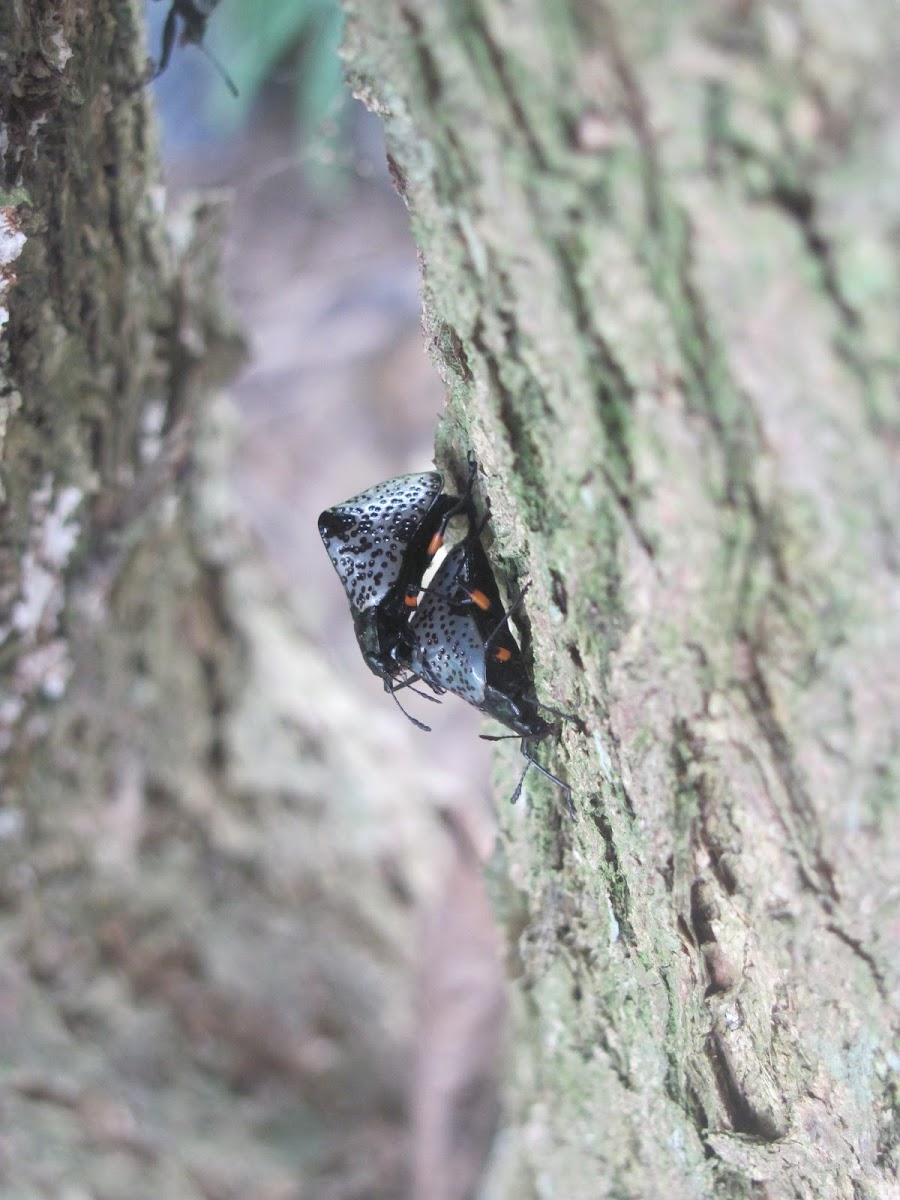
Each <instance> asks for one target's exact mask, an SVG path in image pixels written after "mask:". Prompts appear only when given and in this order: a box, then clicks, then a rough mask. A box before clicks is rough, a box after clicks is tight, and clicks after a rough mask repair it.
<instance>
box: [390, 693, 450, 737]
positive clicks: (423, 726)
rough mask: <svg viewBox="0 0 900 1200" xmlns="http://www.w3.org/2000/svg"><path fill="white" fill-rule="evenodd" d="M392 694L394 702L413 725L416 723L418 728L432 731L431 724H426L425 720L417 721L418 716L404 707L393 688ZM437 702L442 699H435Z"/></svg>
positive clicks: (427, 731)
mask: <svg viewBox="0 0 900 1200" xmlns="http://www.w3.org/2000/svg"><path fill="white" fill-rule="evenodd" d="M391 695H392V696H393V697H394V703H395V704H396V705H397V707H398V708H399V709H400V711H401V712H402V713H403V715H404V717H406V718H407V719H408V720H409V721H412V723H413V725H415V727H416V729H421V730H422V732H423V733H431V726H430V725H426V724H425V722H424V721H417V720H416V718H415V717H414V716H413V715H412V713H408V712H407V711H406V709H405V708H404V707H403V705H402V704H401V703H400V701H399V700H398V699H397V697H396V695H394V691H393V689H391ZM426 699H428V697H426ZM435 703H436V704H437V703H440V701H435Z"/></svg>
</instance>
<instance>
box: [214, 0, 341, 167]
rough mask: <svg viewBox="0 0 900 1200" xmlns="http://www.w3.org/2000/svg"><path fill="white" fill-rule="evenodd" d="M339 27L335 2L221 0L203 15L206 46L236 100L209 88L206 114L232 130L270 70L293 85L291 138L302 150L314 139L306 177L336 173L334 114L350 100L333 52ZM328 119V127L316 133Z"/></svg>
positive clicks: (337, 140) (337, 121)
mask: <svg viewBox="0 0 900 1200" xmlns="http://www.w3.org/2000/svg"><path fill="white" fill-rule="evenodd" d="M342 26H343V13H342V11H341V8H340V5H339V3H338V0H222V3H221V4H220V5H219V7H218V8H217V9H216V10H215V12H214V14H213V16H212V18H211V19H210V23H209V27H208V31H207V37H206V43H207V45H208V46H209V48H210V50H211V51H212V53H213V54H215V56H216V57H217V58H219V59H220V60H221V61H222V63H223V64H224V65H225V67H226V69H227V71H228V73H229V74H230V75H231V76H232V78H233V79H234V81H235V83H236V84H237V86H238V90H239V93H240V95H239V96H238V98H237V99H235V98H234V97H233V96H231V95H230V94H227V93H225V92H224V91H222V90H219V89H216V90H214V91H213V92H211V93H210V97H211V99H210V107H211V109H212V114H211V115H212V116H213V117H214V118H215V120H216V123H217V125H218V126H219V128H220V129H222V130H223V131H224V132H234V131H235V130H237V129H238V128H239V127H240V126H241V125H242V124H243V123H244V122H245V121H246V119H247V116H248V114H249V112H250V109H251V108H252V106H253V104H254V102H255V101H256V99H257V97H258V95H259V92H260V90H261V88H262V87H263V85H264V84H265V83H266V82H267V80H269V79H271V78H272V77H273V75H274V74H275V73H276V72H277V76H278V78H279V80H281V81H283V82H285V83H287V84H288V85H289V86H292V87H293V88H294V93H295V109H294V111H295V114H296V122H297V136H298V143H299V144H300V146H301V147H302V148H303V149H304V150H306V149H308V148H309V141H310V139H311V138H315V139H316V146H315V148H314V150H313V151H312V153H310V154H309V156H308V165H309V169H310V172H311V174H312V176H313V177H314V179H315V178H316V177H318V176H320V174H322V173H323V172H324V175H325V176H327V175H329V174H331V173H333V172H334V171H335V170H337V171H338V172H339V173H340V172H341V171H342V170H343V169H344V167H345V166H346V163H344V162H343V160H344V159H345V158H346V155H345V154H344V153H343V152H342V150H341V145H340V127H341V124H342V122H341V116H342V113H343V110H344V108H345V105H346V102H347V100H348V98H349V94H348V93H347V91H346V89H345V87H344V83H343V78H342V74H341V62H340V58H339V56H338V47H339V45H340V39H341V29H342ZM328 118H331V120H330V121H328V124H329V126H330V127H329V128H328V129H324V130H323V128H322V125H323V122H326V120H327V119H328ZM318 182H319V183H325V182H326V180H325V179H322V178H319V179H318ZM333 182H335V181H332V183H333Z"/></svg>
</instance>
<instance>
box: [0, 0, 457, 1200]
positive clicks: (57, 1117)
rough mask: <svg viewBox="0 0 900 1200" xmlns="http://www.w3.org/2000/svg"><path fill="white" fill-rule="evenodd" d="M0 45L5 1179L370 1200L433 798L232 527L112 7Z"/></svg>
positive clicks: (211, 368)
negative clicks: (347, 690)
mask: <svg viewBox="0 0 900 1200" xmlns="http://www.w3.org/2000/svg"><path fill="white" fill-rule="evenodd" d="M0 43H2V45H3V49H4V60H3V64H2V67H0V104H2V110H0V122H2V134H3V139H2V145H3V148H4V149H3V155H4V157H3V195H2V198H0V199H2V207H0V219H2V222H3V241H2V243H0V253H2V263H3V275H2V283H3V288H4V294H3V304H4V314H3V315H4V317H6V315H7V310H8V322H7V323H6V325H5V329H3V334H4V337H3V340H2V343H0V351H2V359H0V368H2V372H3V375H2V381H0V416H2V419H0V435H2V437H3V442H2V459H0V468H2V476H0V481H2V487H3V505H4V506H3V510H2V539H0V597H2V599H0V636H2V652H0V653H2V659H0V665H2V672H3V683H2V688H3V691H2V702H0V737H2V809H0V839H2V840H0V1108H2V1128H0V1191H2V1194H3V1195H4V1197H9V1198H10V1200H15V1198H18V1197H23V1198H25V1197H27V1198H29V1200H31V1198H32V1197H35V1196H38V1195H41V1196H44V1195H46V1196H62V1195H64V1194H65V1195H73V1196H74V1195H76V1194H77V1195H79V1196H82V1195H84V1196H103V1197H107V1198H121V1200H140V1198H141V1197H147V1198H152V1200H159V1198H160V1197H166V1198H167V1200H168V1198H171V1200H180V1198H181V1197H185V1198H186V1200H187V1198H188V1197H190V1198H192V1200H198V1198H206V1200H224V1198H226V1197H241V1198H250V1197H255V1198H257V1200H262V1198H266V1200H276V1198H277V1200H288V1198H293V1197H299V1196H315V1197H316V1198H317V1200H319V1198H333V1200H349V1198H351V1197H372V1196H384V1197H386V1198H387V1197H395V1196H397V1195H399V1194H400V1193H401V1191H402V1190H403V1183H402V1179H403V1176H404V1174H405V1171H406V1167H405V1158H406V1153H405V1146H404V1137H405V1126H406V1118H405V1113H404V1106H405V1101H406V1090H407V1081H408V1076H409V1070H410V1060H411V1056H412V1048H411V1029H412V1023H413V1009H414V996H413V988H412V978H413V971H412V959H413V957H414V955H415V952H416V949H417V945H418V942H417V932H418V913H419V908H420V902H421V900H422V898H423V897H427V896H428V895H429V894H431V892H433V890H434V887H435V878H438V879H439V878H440V867H441V864H442V862H443V861H444V859H445V857H446V854H445V847H446V839H443V840H442V839H441V838H440V837H439V836H438V834H437V832H436V826H435V822H434V821H433V818H432V817H431V816H430V815H429V813H428V809H427V805H424V804H421V803H420V804H419V805H417V806H416V807H413V806H412V805H410V804H409V803H408V797H410V796H415V797H417V798H419V799H420V800H421V799H422V792H423V790H424V792H425V797H424V798H425V799H426V800H427V799H428V798H429V797H430V798H432V799H434V798H435V797H436V795H438V794H439V792H438V788H437V787H436V786H435V785H434V784H433V781H432V782H429V781H428V780H427V779H426V780H424V781H423V780H422V778H421V777H420V776H418V775H417V776H415V777H414V778H413V777H412V776H411V775H410V774H409V772H410V764H409V762H408V760H407V759H406V758H405V757H404V756H403V755H402V754H401V753H399V748H400V745H401V744H402V739H398V737H397V733H396V730H397V725H396V723H395V722H394V719H393V714H391V713H388V712H386V713H385V714H384V717H383V718H377V717H376V718H374V719H373V718H372V717H370V716H369V715H368V714H364V713H363V712H362V710H361V709H360V708H359V707H358V706H355V705H354V704H353V702H352V701H351V700H349V699H348V698H347V697H346V696H345V695H343V694H342V693H341V692H340V690H339V688H338V687H337V686H336V684H335V681H334V680H333V678H332V673H331V672H329V670H328V667H327V664H326V663H325V662H324V661H323V660H322V658H321V656H320V655H319V654H318V653H317V652H316V651H315V650H313V649H312V648H311V647H310V646H309V644H308V642H307V640H306V639H305V638H304V636H303V633H302V631H301V630H298V629H297V627H296V624H295V623H294V622H293V621H292V620H291V619H290V618H289V616H288V614H287V613H286V611H284V609H283V608H282V606H281V605H280V603H279V601H278V600H277V599H276V597H275V596H274V594H273V591H272V588H271V586H270V584H269V582H268V579H267V577H266V575H265V573H264V571H263V570H262V569H261V567H260V565H259V563H258V561H257V560H256V559H255V557H254V556H253V554H252V553H251V552H250V551H249V549H248V544H247V541H246V538H245V537H244V535H243V534H242V532H241V531H240V529H239V528H238V527H237V523H236V521H235V519H234V513H233V510H232V503H231V500H230V498H229V494H228V490H227V488H226V486H225V475H226V467H225V460H226V457H227V447H228V430H227V424H228V422H227V418H226V417H225V416H224V415H223V413H222V412H221V411H220V410H219V408H218V406H216V405H213V406H212V408H210V406H209V404H208V401H207V399H206V398H205V393H206V392H208V390H209V388H210V387H211V386H213V385H214V384H215V382H216V381H217V380H219V379H221V378H222V376H223V374H224V373H226V372H227V371H228V370H230V369H231V368H233V365H234V363H235V361H236V359H237V353H236V350H237V341H236V339H235V338H234V336H233V334H232V333H230V332H229V330H228V328H227V326H226V324H225V322H224V321H223V317H222V315H221V312H220V308H219V293H220V287H219V284H218V280H217V255H218V242H219V235H220V225H221V216H222V213H221V209H220V207H219V206H217V205H216V204H214V203H210V202H207V203H203V204H199V205H194V206H188V207H187V208H186V209H185V211H184V212H182V213H181V214H178V213H171V212H170V213H167V214H165V217H164V213H163V208H164V193H163V190H162V187H161V183H160V179H159V175H158V167H157V165H156V146H155V132H154V128H153V123H152V120H151V119H150V118H149V116H148V107H147V98H146V94H145V91H144V88H143V86H142V84H143V80H144V74H145V61H144V59H143V56H142V53H141V48H140V34H139V24H138V14H137V12H136V7H135V6H133V5H131V4H127V3H122V2H120V0H115V2H112V0H110V2H108V3H104V2H102V0H100V2H96V3H91V4H90V5H88V4H86V3H84V2H83V0H82V2H77V3H76V2H74V0H72V2H68V3H59V2H57V3H52V2H50V0H42V2H31V0H29V3H18V0H16V3H13V4H9V5H4V6H2V25H0ZM348 731H350V732H351V733H352V736H348ZM393 757H396V759H397V761H396V763H394V764H392V763H391V759H392V758H393ZM413 849H414V850H415V856H413V854H412V853H411V851H412V850H413Z"/></svg>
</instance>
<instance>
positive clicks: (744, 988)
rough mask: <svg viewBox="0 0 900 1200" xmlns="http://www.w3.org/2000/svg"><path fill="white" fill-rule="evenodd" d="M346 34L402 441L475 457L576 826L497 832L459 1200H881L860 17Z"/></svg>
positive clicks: (879, 150)
mask: <svg viewBox="0 0 900 1200" xmlns="http://www.w3.org/2000/svg"><path fill="white" fill-rule="evenodd" d="M347 8H348V12H349V15H350V19H349V26H348V33H347V46H346V56H347V60H348V63H349V69H350V74H351V80H352V82H353V84H354V87H355V90H356V91H357V93H358V94H359V95H360V96H361V97H362V98H363V99H364V100H365V101H366V102H367V103H368V104H369V105H370V106H371V107H372V108H373V109H375V111H377V112H379V113H380V114H381V115H382V117H383V119H384V122H385V127H386V130H387V137H388V146H389V155H390V162H391V167H392V171H393V175H394V179H395V181H396V185H397V187H398V189H399V190H400V192H401V194H402V195H403V196H404V198H405V199H406V202H407V204H408V206H409V210H410V213H411V217H412V221H413V227H414V232H415V235H416V238H417V240H418V242H419V245H420V248H421V254H422V260H423V264H424V265H423V270H424V286H425V304H426V323H427V330H428V335H429V337H430V339H431V341H432V344H433V348H434V353H435V357H436V359H437V361H438V363H439V364H440V366H441V368H442V370H443V372H444V375H445V378H446V382H447V385H448V388H449V391H450V401H449V407H448V411H447V414H446V416H445V418H444V422H443V427H442V431H441V435H440V438H439V444H440V446H441V448H442V450H443V452H444V454H445V456H446V457H449V458H452V459H454V460H455V461H457V462H460V461H461V460H462V457H463V455H464V453H465V451H466V449H467V448H469V447H471V448H472V449H474V452H475V455H476V457H477V459H478V461H479V464H480V465H481V467H482V471H483V475H482V478H481V480H480V491H481V498H488V497H489V498H490V501H491V512H492V521H491V528H492V530H493V534H494V539H495V540H494V545H493V549H492V555H493V557H494V561H495V564H496V566H497V568H498V570H499V572H500V573H501V575H502V577H503V578H504V579H505V580H506V581H507V583H508V584H509V587H510V589H511V590H515V588H516V587H518V586H521V585H522V584H523V583H524V581H525V580H529V581H530V582H531V590H530V591H529V593H528V597H527V602H526V604H525V606H524V613H523V618H522V621H523V625H524V632H525V634H526V635H527V638H528V640H529V641H530V644H531V646H532V648H533V652H534V662H535V676H536V683H537V688H538V692H539V694H540V696H541V697H542V699H544V700H545V701H546V702H547V703H548V704H551V705H553V706H554V707H556V708H559V709H561V710H565V711H566V712H570V713H574V714H575V716H573V717H572V718H571V719H570V720H568V721H566V722H565V723H564V726H563V730H562V734H561V737H560V739H559V741H558V743H555V742H552V741H551V743H549V744H548V745H547V746H546V748H545V749H543V750H540V751H539V754H541V756H542V761H543V762H545V763H547V764H548V765H550V766H551V767H552V769H553V770H554V771H558V772H560V773H561V774H563V775H564V776H565V777H566V778H568V779H569V780H571V782H572V785H573V787H574V789H575V798H576V807H577V817H576V819H575V820H574V821H570V820H569V819H568V818H567V816H566V813H565V810H564V805H563V803H562V800H561V797H560V795H559V792H558V791H555V790H554V789H553V787H552V786H551V785H549V784H547V783H546V782H543V781H541V780H540V779H538V778H537V777H536V776H534V775H532V777H531V780H530V783H529V785H528V789H527V790H528V792H529V794H530V796H531V798H532V802H530V803H529V804H528V805H524V804H523V805H520V806H519V807H518V808H516V809H512V810H510V809H509V807H508V806H507V807H506V808H505V809H504V810H503V812H502V815H501V820H502V823H503V826H504V830H503V838H502V850H501V852H500V853H499V854H498V856H497V860H496V871H495V877H496V878H495V884H496V891H497V896H498V908H499V911H500V912H501V913H502V915H503V919H504V921H505V926H506V930H507V937H508V951H509V962H510V970H511V973H512V975H513V977H514V978H515V981H516V982H515V995H516V1014H517V1017H516V1035H515V1044H514V1047H513V1049H512V1052H511V1056H510V1057H511V1062H510V1071H509V1079H508V1089H507V1092H508V1095H507V1106H506V1115H505V1119H506V1124H507V1133H506V1135H505V1136H504V1137H503V1138H502V1139H501V1140H500V1142H499V1143H498V1149H497V1151H496V1154H495V1157H494V1161H493V1164H492V1170H491V1174H490V1185H489V1187H488V1192H487V1193H486V1194H489V1195H490V1196H492V1197H493V1196H505V1197H510V1200H512V1198H513V1197H515V1200H524V1198H525V1197H530V1196H534V1197H537V1196H551V1195H553V1196H565V1197H567V1200H577V1198H579V1197H585V1198H590V1200H596V1198H597V1197H601V1196H617V1197H625V1196H629V1197H642V1198H643V1197H651V1196H665V1197H666V1198H667V1200H675V1198H677V1197H699V1196H728V1197H751V1196H752V1197H766V1198H770V1200H774V1198H775V1197H779V1198H780V1197H810V1198H812V1197H816V1198H817V1200H832V1198H835V1200H836V1198H837V1197H841V1198H844V1197H850V1196H853V1197H857V1198H860V1197H867V1198H869V1197H871V1198H873V1200H874V1198H875V1197H878V1198H881V1200H886V1198H887V1197H888V1196H893V1195H896V1187H897V1184H896V1178H897V1171H898V1169H900V1152H898V1138H897V1130H898V1125H897V1115H896V1113H897V1067H898V1061H897V1051H896V1041H895V1036H896V1022H897V1007H896V1002H897V997H898V970H897V969H898V956H897V929H898V923H897V922H898V895H900V893H898V888H897V883H898V876H897V868H896V864H897V860H898V851H900V825H898V808H897V784H898V773H900V759H898V754H900V736H898V729H897V712H898V705H900V624H898V621H897V603H896V602H897V598H898V578H897V575H898V543H897V514H898V512H900V497H898V494H897V493H898V487H897V485H898V479H900V473H898V470H897V446H898V441H897V438H898V433H900V428H898V420H897V393H898V382H900V376H898V370H900V353H898V351H900V346H898V339H897V315H898V301H900V252H898V247H900V238H898V230H900V158H898V156H897V153H896V146H897V120H898V116H897V114H898V112H900V75H898V73H897V70H896V63H897V61H898V59H897V54H898V51H900V44H898V43H900V30H898V27H897V23H896V9H895V8H894V6H892V5H890V4H876V5H870V6H867V8H866V12H865V17H864V19H863V17H862V16H861V14H858V13H857V12H856V11H855V10H853V9H850V8H848V9H847V10H846V11H843V10H842V8H841V6H835V5H826V4H824V3H815V2H814V0H810V2H809V3H799V4H796V5H788V6H784V5H776V4H738V3H734V4H729V5H705V4H700V3H699V2H694V3H689V4H681V5H677V6H674V7H673V6H671V5H667V4H658V3H656V4H652V3H633V2H630V3H625V0H621V2H619V3H609V4H604V3H600V2H599V0H596V2H594V3H585V2H576V0H572V2H571V3H569V4H553V5H549V4H546V3H543V2H541V0H515V2H512V0H506V2H502V0H465V2H461V3H455V4H444V5H438V4H434V3H431V2H430V0H402V2H401V0H379V2H377V3H371V4H370V3H365V4H364V3H361V2H360V0H348V2H347ZM512 758H513V752H512V751H510V755H509V759H510V767H509V772H510V773H509V775H508V776H507V775H506V773H504V785H503V786H504V788H505V787H506V786H507V784H506V779H507V778H508V779H512V778H513V775H512V770H513V766H512ZM502 790H503V789H502V788H501V794H502Z"/></svg>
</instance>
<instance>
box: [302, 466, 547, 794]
mask: <svg viewBox="0 0 900 1200" xmlns="http://www.w3.org/2000/svg"><path fill="white" fill-rule="evenodd" d="M475 472H476V467H475V462H474V460H473V459H472V458H471V457H470V459H469V477H468V481H467V483H466V487H465V490H464V492H463V494H462V496H459V497H456V496H450V495H447V494H446V493H444V492H443V491H442V488H443V483H444V479H443V476H442V475H441V473H440V472H439V471H427V472H425V473H423V474H418V475H400V476H398V477H397V478H396V479H389V480H387V481H386V482H385V483H380V484H376V485H375V487H372V488H369V489H368V490H367V491H365V492H361V493H360V494H359V495H358V496H353V497H352V498H351V499H349V500H346V501H344V503H343V504H337V505H335V506H334V507H333V508H328V509H326V510H325V512H323V513H322V514H321V516H320V517H319V533H320V534H321V536H322V541H323V542H324V543H325V548H326V550H327V551H328V554H329V556H330V558H331V561H332V564H333V566H334V568H335V570H336V571H337V573H338V577H339V578H340V580H341V583H342V584H343V586H344V591H345V592H346V593H347V599H348V601H349V603H350V611H351V613H352V615H353V625H354V629H355V632H356V639H357V641H358V642H359V647H360V650H361V651H362V655H363V658H364V659H365V661H366V664H367V665H368V666H369V668H370V670H372V671H373V672H374V673H375V674H376V675H378V676H379V677H380V678H381V679H382V680H383V681H384V686H385V690H386V691H388V692H390V693H391V695H393V696H394V699H395V701H396V702H397V704H398V705H399V703H400V702H399V700H397V696H396V693H397V691H399V690H401V689H403V688H411V689H412V690H416V689H414V688H413V685H414V684H416V683H420V682H421V683H424V684H426V685H427V686H428V687H429V688H430V689H431V690H432V692H434V693H436V694H437V695H443V694H444V692H451V693H453V695H456V696H459V697H460V698H461V699H462V700H465V701H466V702H467V703H468V704H471V705H473V706H474V707H475V708H477V709H479V710H480V711H481V712H483V713H486V714H487V715H488V716H491V717H494V718H495V719H496V720H498V721H500V722H501V724H503V725H506V726H507V728H509V729H511V730H513V734H512V736H518V737H520V738H521V739H522V743H521V747H522V753H523V755H524V756H525V758H526V759H527V760H528V761H527V763H526V766H525V770H524V771H523V772H522V776H521V778H520V779H519V782H518V785H517V786H516V789H515V792H514V793H513V796H512V800H513V802H515V801H516V800H517V799H518V797H519V794H520V792H521V790H522V783H523V781H524V778H525V774H526V772H527V770H528V767H529V766H531V765H534V766H535V767H537V769H538V770H539V771H540V772H541V774H543V775H545V776H547V778H548V779H551V780H552V781H553V782H554V783H556V784H558V785H559V786H560V787H561V788H562V789H563V790H564V791H565V792H566V796H567V799H568V803H569V808H570V811H571V789H570V788H569V787H568V786H567V785H566V784H565V783H563V782H562V780H560V779H557V778H556V776H555V775H551V774H550V772H549V771H547V770H545V769H544V768H543V767H542V766H541V765H540V764H539V763H538V762H536V761H535V759H534V758H533V756H532V754H531V743H532V742H534V741H539V740H540V739H542V738H545V737H547V735H548V734H550V733H551V732H553V730H554V728H555V726H553V725H551V724H550V723H549V722H548V721H546V720H545V719H544V717H542V716H541V713H540V705H539V702H538V699H537V696H536V695H535V691H534V685H533V683H532V681H531V678H530V676H529V674H528V669H527V666H526V664H525V660H524V658H523V656H522V652H521V650H520V649H519V646H518V644H517V642H516V641H515V638H514V637H513V635H512V632H511V630H510V627H509V617H510V616H511V614H512V613H513V612H514V610H515V609H516V608H517V607H518V605H519V604H520V603H521V601H522V598H523V596H524V592H523V593H522V594H521V595H520V596H519V597H518V599H517V600H516V601H515V602H514V604H513V605H512V607H511V608H510V609H508V610H506V611H504V608H503V603H502V600H501V598H500V591H499V589H498V587H497V582H496V580H495V578H494V573H493V571H492V569H491V565H490V562H489V561H488V557H487V554H486V553H485V551H484V547H483V546H482V544H481V538H480V534H481V531H482V529H483V528H484V525H485V523H486V521H487V517H485V519H484V520H483V521H482V522H481V524H480V525H477V526H476V522H475V509H474V504H473V502H472V485H473V483H474V479H475ZM455 516H465V517H466V518H467V520H468V523H469V528H468V530H467V532H466V534H465V536H464V538H463V539H462V541H460V542H459V543H458V544H457V545H456V546H454V547H453V549H452V550H450V552H449V553H448V554H447V556H446V558H445V559H444V561H443V562H442V563H441V564H440V566H439V567H438V568H437V570H436V571H435V573H434V576H433V578H432V579H431V580H430V582H428V583H427V584H426V585H424V586H423V580H424V578H425V576H426V575H427V573H428V571H429V569H430V567H431V566H432V565H433V561H434V558H435V555H436V554H437V552H438V551H439V549H440V548H441V546H442V544H443V541H444V537H445V534H446V531H447V526H448V524H449V522H450V521H451V520H452V518H453V517H455ZM416 694H417V695H420V696H423V698H425V699H427V700H434V697H433V696H428V695H427V694H426V693H424V692H420V691H417V692H416ZM403 711H404V712H405V711H406V710H405V709H404V710H403ZM406 715H407V716H409V719H410V720H411V721H412V723H413V724H414V725H416V726H417V727H418V728H419V729H423V730H426V731H427V730H428V726H427V725H424V724H423V723H422V722H421V721H417V720H416V719H415V718H414V717H412V716H410V714H409V713H406ZM482 736H483V737H485V738H486V739H487V740H489V741H498V740H500V739H499V738H498V737H496V736H493V737H492V736H490V735H486V734H485V735H482Z"/></svg>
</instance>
